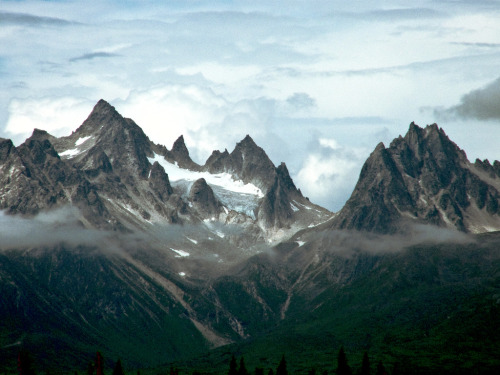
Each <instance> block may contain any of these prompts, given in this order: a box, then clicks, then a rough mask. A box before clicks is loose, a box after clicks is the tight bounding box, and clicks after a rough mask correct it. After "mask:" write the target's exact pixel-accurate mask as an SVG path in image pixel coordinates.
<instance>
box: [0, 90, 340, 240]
mask: <svg viewBox="0 0 500 375" xmlns="http://www.w3.org/2000/svg"><path fill="white" fill-rule="evenodd" d="M0 145H1V148H0V155H1V156H2V161H1V162H2V165H0V167H2V168H1V170H2V172H3V173H2V176H1V181H2V182H5V186H4V187H3V188H2V189H3V190H2V191H4V192H5V193H4V194H3V195H2V196H0V209H2V208H8V209H9V212H12V213H33V214H34V213H37V212H39V211H41V210H44V209H47V208H51V207H59V206H61V205H64V204H69V205H75V206H77V207H78V208H79V209H80V211H81V213H82V217H81V220H82V222H83V224H84V225H86V226H88V227H97V228H106V229H114V230H120V231H122V230H127V231H135V230H137V229H140V230H146V231H147V230H148V228H151V226H154V225H167V224H170V223H193V224H199V223H204V222H205V221H206V220H208V222H217V223H220V224H223V225H225V224H232V223H237V224H238V225H243V227H244V230H243V232H244V233H246V234H245V235H242V234H241V233H240V235H234V236H233V238H234V241H236V242H237V243H243V242H245V243H246V244H249V243H250V244H251V243H255V242H256V241H261V240H262V239H263V238H268V237H269V233H268V231H269V229H270V228H273V230H274V229H276V230H278V229H281V228H284V227H286V228H288V229H287V230H288V232H287V231H285V232H283V233H285V234H281V236H284V235H291V234H292V233H293V232H294V231H296V230H299V229H302V228H305V227H307V226H309V225H311V224H313V223H314V224H317V223H318V222H320V221H324V220H325V219H326V218H328V217H330V215H331V213H330V212H328V211H327V210H324V209H318V210H312V206H314V205H312V204H311V203H310V202H308V201H307V200H305V198H303V197H302V195H301V194H300V192H299V191H297V189H296V187H295V185H294V183H293V181H292V179H291V177H290V175H289V173H288V170H287V168H286V166H285V165H284V164H282V165H280V166H278V167H277V168H276V167H275V166H274V165H273V163H272V162H271V160H270V159H269V157H268V156H267V154H266V153H265V151H264V150H263V149H262V148H261V147H259V146H257V144H256V143H255V142H254V141H253V139H252V138H251V137H250V135H247V136H246V137H245V138H244V139H243V140H242V141H241V142H239V143H238V144H237V145H236V146H235V148H234V150H233V152H231V153H229V152H228V151H227V149H226V150H224V152H222V153H221V152H219V151H214V152H213V153H212V155H211V156H210V158H209V159H208V160H207V162H206V163H205V165H204V166H203V167H202V166H200V165H198V164H196V163H195V162H193V161H192V159H191V157H190V154H189V150H188V148H187V146H186V143H185V139H184V136H183V135H181V136H179V138H178V139H177V140H176V141H175V142H174V144H173V145H172V149H171V150H168V149H167V148H166V147H165V146H162V145H157V144H154V143H153V142H151V141H150V140H149V138H148V137H147V136H146V134H144V132H143V130H142V129H141V128H140V127H139V126H138V125H137V124H136V123H135V122H134V121H133V120H132V119H128V118H124V117H123V116H122V115H121V114H120V113H118V111H116V109H115V108H114V107H113V106H112V105H110V104H109V103H108V102H106V101H105V100H99V102H98V103H97V104H96V105H95V106H94V108H93V109H92V112H91V113H90V115H89V116H88V117H87V119H85V121H84V122H83V123H82V124H81V125H80V126H79V127H78V128H77V129H76V130H75V131H74V132H73V133H72V134H70V135H69V136H66V137H60V138H56V137H53V136H52V135H50V134H48V133H47V132H45V131H43V130H39V129H35V130H34V132H33V134H32V136H31V137H30V138H28V139H27V140H26V141H25V143H23V144H22V145H20V146H19V147H17V148H16V147H14V146H13V145H12V144H11V142H10V143H9V141H2V142H1V144H0ZM3 159H5V161H4V160H3ZM4 165H5V167H4ZM7 166H8V167H7ZM7 170H16V171H19V178H17V179H13V178H12V176H9V175H6V174H5V171H7ZM33 190H35V191H36V192H35V193H33ZM30 191H31V192H30ZM0 195H1V192H0ZM19 202H21V203H19ZM294 223H295V224H296V225H295V226H293V228H292V224H294ZM213 225H215V224H213ZM218 235H219V234H217V236H218ZM273 236H274V235H273ZM227 238H228V239H229V238H231V236H228V237H227ZM273 238H274V237H273ZM277 238H281V237H277ZM231 241H232V240H231Z"/></svg>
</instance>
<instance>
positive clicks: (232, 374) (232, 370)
mask: <svg viewBox="0 0 500 375" xmlns="http://www.w3.org/2000/svg"><path fill="white" fill-rule="evenodd" d="M227 375H238V365H237V364H236V357H235V356H234V354H233V355H232V356H231V362H229V372H228V373H227Z"/></svg>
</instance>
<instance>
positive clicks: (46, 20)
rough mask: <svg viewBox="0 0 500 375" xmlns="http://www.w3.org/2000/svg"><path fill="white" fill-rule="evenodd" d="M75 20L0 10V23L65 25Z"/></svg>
mask: <svg viewBox="0 0 500 375" xmlns="http://www.w3.org/2000/svg"><path fill="white" fill-rule="evenodd" d="M74 23H75V22H71V21H67V20H64V19H61V18H54V17H43V16H35V15H32V14H26V13H9V12H1V11H0V24H8V25H22V26H34V27H35V26H66V25H71V24H74Z"/></svg>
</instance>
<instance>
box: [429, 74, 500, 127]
mask: <svg viewBox="0 0 500 375" xmlns="http://www.w3.org/2000/svg"><path fill="white" fill-rule="evenodd" d="M435 113H436V115H437V117H439V118H444V119H446V118H449V117H458V118H461V119H475V120H500V78H498V79H496V80H495V81H493V82H491V83H490V84H488V85H486V86H485V87H482V88H480V89H477V90H473V91H471V92H469V93H468V94H465V95H464V96H462V98H461V99H460V104H458V105H456V106H453V107H451V108H448V109H436V110H435Z"/></svg>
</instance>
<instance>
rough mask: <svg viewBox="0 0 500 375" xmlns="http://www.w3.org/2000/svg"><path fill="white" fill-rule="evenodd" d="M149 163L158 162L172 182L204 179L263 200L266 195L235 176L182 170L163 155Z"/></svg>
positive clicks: (210, 183) (212, 183)
mask: <svg viewBox="0 0 500 375" xmlns="http://www.w3.org/2000/svg"><path fill="white" fill-rule="evenodd" d="M148 160H149V162H150V163H151V164H153V163H154V162H155V161H157V162H158V163H159V164H160V165H161V166H162V167H163V169H165V172H166V173H167V175H168V178H169V180H170V181H171V182H175V181H178V180H187V181H196V180H198V179H200V178H204V179H205V181H207V183H208V184H209V185H216V186H220V187H222V188H224V189H226V190H229V191H232V192H235V193H243V194H250V195H256V196H257V197H259V198H263V197H264V194H263V193H262V190H260V189H259V188H258V187H257V186H255V185H254V184H251V183H248V184H245V183H244V182H243V181H241V180H234V179H233V176H232V175H230V174H229V173H217V174H212V173H209V172H195V171H191V170H189V169H184V168H180V167H179V166H178V165H177V163H175V164H172V163H170V162H168V161H166V160H165V158H163V157H162V156H161V155H158V154H154V157H153V158H148Z"/></svg>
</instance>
